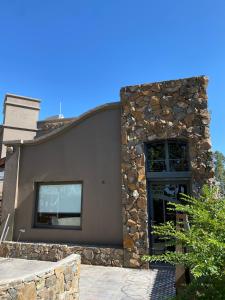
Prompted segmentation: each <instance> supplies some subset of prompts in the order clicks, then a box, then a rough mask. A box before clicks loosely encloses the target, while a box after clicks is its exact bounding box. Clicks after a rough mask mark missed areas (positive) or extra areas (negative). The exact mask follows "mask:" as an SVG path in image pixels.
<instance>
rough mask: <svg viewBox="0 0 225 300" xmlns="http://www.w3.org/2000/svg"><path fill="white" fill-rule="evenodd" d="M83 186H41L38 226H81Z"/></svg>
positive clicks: (39, 190) (39, 191) (38, 204)
mask: <svg viewBox="0 0 225 300" xmlns="http://www.w3.org/2000/svg"><path fill="white" fill-rule="evenodd" d="M81 194H82V185H81V184H77V183H73V184H71V183H70V184H40V185H39V188H38V203H37V212H36V214H37V220H36V221H37V222H36V225H42V226H43V225H45V226H48V227H51V226H80V225H81V220H80V218H81V196H82V195H81Z"/></svg>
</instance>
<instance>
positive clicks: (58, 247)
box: [0, 242, 123, 267]
mask: <svg viewBox="0 0 225 300" xmlns="http://www.w3.org/2000/svg"><path fill="white" fill-rule="evenodd" d="M74 253H75V254H79V255H80V256H81V262H82V263H83V264H88V265H101V266H113V267H122V266H123V249H119V248H118V249H117V248H103V247H97V246H96V247H88V246H86V247H85V246H69V245H66V244H45V243H24V242H21V243H18V242H3V243H2V244H1V245H0V257H13V258H25V259H36V260H45V261H58V260H60V259H63V258H65V257H67V256H68V255H70V254H74Z"/></svg>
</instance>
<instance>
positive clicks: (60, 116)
mask: <svg viewBox="0 0 225 300" xmlns="http://www.w3.org/2000/svg"><path fill="white" fill-rule="evenodd" d="M63 118H64V116H63V114H62V102H61V101H60V102H59V119H63Z"/></svg>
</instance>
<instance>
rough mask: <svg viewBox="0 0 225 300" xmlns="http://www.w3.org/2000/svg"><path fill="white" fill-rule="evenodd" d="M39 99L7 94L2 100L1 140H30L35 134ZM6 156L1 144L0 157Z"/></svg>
mask: <svg viewBox="0 0 225 300" xmlns="http://www.w3.org/2000/svg"><path fill="white" fill-rule="evenodd" d="M39 109H40V101H39V100H35V99H32V98H29V97H22V96H17V95H13V94H7V95H6V96H5V100H4V120H3V133H2V141H3V142H5V141H10V140H18V139H22V140H30V139H33V138H34V137H35V136H36V133H37V121H38V116H39ZM5 156H6V148H5V146H4V145H2V149H1V157H5Z"/></svg>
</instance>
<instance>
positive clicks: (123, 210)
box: [2, 76, 213, 267]
mask: <svg viewBox="0 0 225 300" xmlns="http://www.w3.org/2000/svg"><path fill="white" fill-rule="evenodd" d="M207 82H208V80H207V78H206V77H204V76H202V77H193V78H187V79H181V80H172V81H164V82H158V83H152V84H143V85H136V86H128V87H125V88H122V89H121V93H120V95H121V101H120V102H116V103H110V104H106V105H103V106H101V107H98V108H96V109H93V110H91V111H89V112H87V113H86V114H83V115H82V116H80V117H78V118H71V119H62V118H58V119H57V118H56V119H50V120H45V121H39V122H37V120H38V111H39V101H37V100H34V99H29V98H24V97H17V96H12V95H6V98H5V104H4V105H5V109H4V111H5V118H4V124H3V127H2V135H3V144H4V145H3V147H2V155H3V156H4V153H5V152H7V155H6V162H5V181H4V190H3V195H4V196H3V205H2V206H3V208H2V213H3V218H6V216H7V214H8V213H10V216H11V217H10V218H11V220H10V224H11V226H10V231H9V234H8V239H13V240H17V238H18V236H19V234H20V230H21V229H24V230H25V232H23V234H22V235H21V236H20V240H22V241H32V242H38V241H39V242H56V243H72V244H79V245H84V246H87V245H96V246H98V247H100V246H103V245H104V246H110V247H115V248H118V247H119V248H122V249H123V253H124V260H123V265H124V266H127V267H145V265H143V264H142V262H141V260H140V258H141V256H142V255H144V254H146V253H155V254H158V253H162V252H163V251H165V244H164V243H163V242H162V241H160V240H159V239H157V237H155V236H153V235H152V234H151V226H152V224H157V223H159V222H165V221H167V220H173V219H175V215H174V214H171V213H169V212H168V211H167V210H166V207H167V205H168V201H179V194H180V192H183V193H191V194H197V193H199V191H200V189H201V187H202V185H203V184H204V183H208V182H210V180H211V179H212V178H213V171H212V161H211V143H210V135H209V119H210V118H209V114H208V111H207V94H206V87H207ZM21 101H23V103H22V102H21ZM8 114H9V115H8ZM14 116H15V117H14ZM27 139H28V140H27ZM5 147H6V148H5ZM5 149H6V150H7V151H6V150H5Z"/></svg>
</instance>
